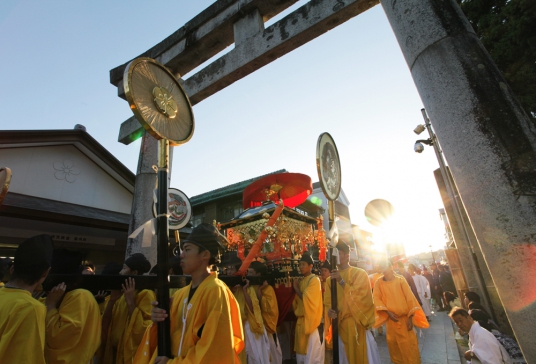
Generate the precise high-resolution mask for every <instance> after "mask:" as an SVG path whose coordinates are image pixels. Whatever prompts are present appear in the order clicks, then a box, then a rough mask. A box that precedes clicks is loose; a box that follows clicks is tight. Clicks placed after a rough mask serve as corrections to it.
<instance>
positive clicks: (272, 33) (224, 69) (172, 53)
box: [110, 0, 379, 144]
mask: <svg viewBox="0 0 536 364" xmlns="http://www.w3.org/2000/svg"><path fill="white" fill-rule="evenodd" d="M296 1H297V0H227V1H225V0H224V1H222V0H220V1H217V2H216V3H214V4H212V5H211V6H209V7H208V8H207V9H205V10H204V11H203V12H201V13H200V14H199V15H198V16H196V17H195V18H193V19H192V20H191V21H190V22H188V23H186V25H185V26H183V27H182V28H180V29H179V30H178V31H177V32H175V33H173V34H172V35H171V36H169V37H168V38H166V39H164V40H163V41H162V42H161V43H159V44H157V45H156V46H155V47H153V48H151V49H149V50H148V51H146V52H145V53H143V54H142V55H140V57H151V58H153V59H155V60H156V61H158V62H160V63H162V64H164V65H165V66H166V67H167V68H168V69H170V70H171V72H172V73H174V74H175V75H177V76H178V77H180V75H184V74H186V73H188V72H190V71H191V70H193V69H194V68H196V67H197V66H199V65H201V64H202V63H203V62H205V61H206V60H208V59H209V58H211V57H213V56H214V55H216V54H218V53H219V52H220V51H222V50H224V49H225V48H226V47H228V46H230V45H231V44H233V43H234V44H235V48H234V49H233V50H231V51H230V52H229V53H226V54H224V55H222V56H221V57H220V58H218V59H216V60H215V61H214V62H212V63H211V64H209V65H208V66H206V67H205V68H203V69H202V70H200V71H199V72H197V73H195V74H193V75H192V76H190V77H188V78H187V79H185V80H181V82H182V86H183V87H184V90H185V91H186V93H187V94H188V97H189V98H190V101H191V103H192V105H195V104H197V103H198V102H201V101H203V100H204V99H206V98H207V97H209V96H211V95H213V94H215V93H216V92H218V91H220V90H222V89H224V88H225V87H227V86H229V85H231V84H232V83H234V82H235V81H238V80H240V79H241V78H243V77H245V76H247V75H249V74H250V73H253V72H254V71H256V70H258V69H259V68H261V67H263V66H265V65H267V64H269V63H270V62H272V61H274V60H276V59H277V58H279V57H281V56H283V55H285V54H287V53H289V52H291V51H293V50H294V49H296V48H298V47H300V46H302V45H303V44H305V43H307V42H309V41H311V40H313V39H315V38H316V37H318V36H320V35H322V34H324V33H326V32H327V31H329V30H331V29H333V28H335V27H336V26H338V25H340V24H342V23H344V22H346V21H347V20H349V19H351V18H353V17H355V16H357V15H359V14H361V13H362V12H364V11H366V10H368V9H370V8H372V7H373V6H375V5H377V4H379V0H347V1H344V2H343V1H340V0H311V1H309V2H308V3H306V4H304V5H303V6H301V7H300V8H298V9H296V10H295V11H294V12H292V13H290V14H289V15H287V16H286V17H284V18H283V19H281V20H279V21H278V22H276V23H274V24H272V25H271V26H269V27H268V28H266V29H265V28H264V22H265V21H267V20H269V19H270V18H272V17H274V16H275V15H277V14H279V13H280V12H282V11H283V10H285V9H286V8H288V7H289V6H291V5H292V4H294V3H295V2H296ZM127 63H128V62H127ZM127 63H125V64H123V65H121V66H119V67H116V68H114V69H112V70H111V71H110V82H111V83H112V84H113V85H115V86H117V89H118V95H119V97H122V98H124V97H125V96H124V91H123V79H122V77H123V71H124V68H125V65H126V64H127ZM142 134H143V128H142V126H141V125H140V123H139V122H138V120H136V118H135V117H131V118H129V119H127V120H126V121H125V122H123V123H122V124H121V128H120V131H119V137H118V140H119V142H121V143H123V144H130V143H131V142H132V141H134V140H136V139H137V138H138V137H139V136H141V135H142Z"/></svg>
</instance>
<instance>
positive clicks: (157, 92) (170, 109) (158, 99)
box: [153, 86, 178, 119]
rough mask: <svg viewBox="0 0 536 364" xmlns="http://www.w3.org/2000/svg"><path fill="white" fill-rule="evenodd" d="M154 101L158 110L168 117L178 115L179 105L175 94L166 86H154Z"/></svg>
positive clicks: (171, 117)
mask: <svg viewBox="0 0 536 364" xmlns="http://www.w3.org/2000/svg"><path fill="white" fill-rule="evenodd" d="M153 96H154V103H155V105H156V107H157V108H158V110H160V112H161V113H162V114H164V115H166V116H167V117H168V118H170V119H173V118H174V117H175V116H176V115H177V110H178V106H177V103H176V102H175V100H173V96H172V95H171V93H169V91H168V90H166V89H165V88H164V87H158V86H156V87H155V88H153Z"/></svg>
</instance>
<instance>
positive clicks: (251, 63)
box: [110, 0, 536, 363]
mask: <svg viewBox="0 0 536 364" xmlns="http://www.w3.org/2000/svg"><path fill="white" fill-rule="evenodd" d="M296 1H297V0H219V1H217V2H215V3H214V4H212V5H211V6H209V7H208V8H207V9H205V10H204V11H202V12H201V13H200V14H199V15H197V16H196V17H195V18H193V19H192V20H191V21H189V22H188V23H186V25H184V26H183V27H182V28H180V29H179V30H178V31H176V32H175V33H173V34H172V35H171V36H169V37H167V38H166V39H164V40H163V41H162V42H161V43H159V44H157V45H156V46H154V47H153V48H151V49H149V50H148V51H146V52H145V53H143V54H142V55H141V56H146V57H151V58H154V59H156V60H157V61H159V62H161V63H163V64H164V65H166V67H168V68H169V69H170V70H171V71H172V72H173V73H174V74H175V75H177V76H178V77H180V75H182V74H186V73H188V72H190V71H191V70H193V69H194V68H195V67H197V66H198V65H200V64H202V63H203V62H204V61H206V60H208V59H209V58H211V57H212V56H214V55H216V54H218V53H219V52H220V51H222V50H223V49H225V48H226V47H227V46H229V45H231V44H232V43H234V44H235V48H234V49H233V50H232V51H230V52H229V53H227V54H225V55H223V56H221V57H220V58H218V59H217V60H215V61H214V62H212V63H211V64H209V65H208V66H206V67H205V68H204V69H202V70H200V71H199V72H197V73H196V74H194V75H192V76H190V77H188V78H187V79H185V80H182V84H183V86H184V89H185V91H186V93H187V94H188V95H189V97H190V100H191V102H192V104H193V105H195V104H196V103H198V102H200V101H202V100H204V99H206V98H207V97H209V96H211V95H213V94H214V93H216V92H218V91H220V90H222V89H224V88H225V87H226V86H228V85H230V84H232V83H233V82H235V81H237V80H239V79H241V78H243V77H245V76H247V75H248V74H250V73H252V72H254V71H255V70H257V69H259V68H261V67H263V66H264V65H266V64H268V63H270V62H272V61H274V60H276V59H277V58H278V57H281V56H283V55H285V54H286V53H289V52H291V51H292V50H294V49H296V48H297V47H299V46H301V45H303V44H305V43H307V42H308V41H310V40H312V39H314V38H316V37H318V36H319V35H321V34H323V33H325V32H327V31H329V30H330V29H332V28H334V27H336V26H338V25H339V24H342V23H343V22H345V21H347V20H349V19H351V18H353V17H355V16H357V15H358V14H360V13H362V12H364V11H366V10H368V9H370V8H372V7H373V6H375V5H377V4H379V3H380V1H379V0H310V1H309V2H308V3H306V4H305V5H303V6H302V7H300V8H299V9H297V10H295V11H294V12H292V13H291V14H289V15H287V16H286V17H284V18H283V19H281V20H280V21H278V22H276V23H275V24H273V25H271V26H269V27H268V28H265V27H264V22H266V21H267V20H268V19H270V18H272V17H274V16H275V15H277V14H279V13H280V12H282V11H283V10H285V9H286V8H288V7H289V6H291V5H292V4H294V3H295V2H296ZM381 5H382V7H383V9H384V11H385V13H386V15H387V18H388V20H389V22H390V24H391V27H392V29H393V31H394V33H395V35H396V38H397V40H398V43H399V45H400V48H401V50H402V53H403V54H404V57H405V59H406V62H407V64H408V67H409V69H410V72H411V74H412V76H413V80H414V82H415V85H416V86H417V90H418V92H419V94H420V96H421V99H422V101H423V104H424V106H425V108H426V110H427V112H428V115H429V116H430V119H431V121H432V124H433V126H434V129H435V131H436V134H437V137H438V139H439V141H440V143H441V146H442V149H443V152H444V154H445V157H446V159H447V160H448V162H449V167H450V170H451V172H452V176H453V178H454V181H455V183H456V185H457V187H458V190H459V193H460V196H461V198H462V201H463V204H464V206H465V208H466V210H467V214H468V216H469V220H470V222H471V224H472V226H473V228H474V232H475V235H476V238H477V239H478V248H479V249H480V250H481V253H482V255H483V257H484V259H485V261H486V264H487V267H488V269H489V272H490V274H491V277H492V279H493V283H494V284H495V287H496V288H497V293H498V296H499V297H500V300H501V302H502V304H503V305H504V309H505V311H506V313H507V316H508V319H509V321H510V323H511V326H512V329H513V331H514V333H515V335H516V338H517V340H518V342H519V344H520V347H521V349H522V351H523V354H524V355H525V359H526V360H527V362H529V363H532V362H536V345H534V344H533V339H531V337H532V335H533V332H534V329H533V328H534V327H536V288H534V287H535V285H536V278H535V277H536V264H534V263H535V260H536V258H535V257H536V227H535V226H536V128H535V127H534V125H533V124H532V123H531V121H530V119H529V118H528V116H527V115H526V113H525V112H524V111H523V109H522V108H521V106H520V104H519V102H518V101H517V99H516V98H515V96H514V95H513V93H512V91H511V89H510V87H509V86H508V85H507V84H506V81H505V80H504V78H503V76H502V75H501V74H500V72H499V70H498V69H497V67H496V66H495V64H494V63H493V61H492V60H491V58H490V56H489V54H488V53H487V52H486V50H485V49H484V47H483V46H482V44H481V42H480V41H479V39H478V37H477V36H476V34H475V33H474V31H473V29H472V28H471V25H470V24H469V22H468V21H467V19H466V18H465V16H464V15H463V13H462V12H461V10H460V9H459V7H458V5H457V4H456V2H455V0H381ZM127 63H128V62H126V63H125V64H123V65H121V66H119V67H117V68H114V69H113V70H111V71H110V81H111V83H112V84H114V85H116V86H117V88H118V95H119V97H123V98H124V97H125V96H124V91H123V85H122V83H123V80H122V77H123V71H124V68H125V65H126V64H127ZM139 136H143V141H142V146H141V151H140V160H139V164H138V170H137V176H136V186H135V192H134V201H133V207H132V217H131V224H130V231H132V230H133V229H134V228H136V227H138V226H139V225H141V224H142V223H143V222H145V221H147V220H148V219H149V218H151V217H152V212H151V205H152V190H153V188H154V186H155V179H156V174H155V173H154V171H153V170H152V168H151V167H152V165H153V164H156V149H157V148H156V141H155V140H154V139H153V138H152V137H150V136H148V135H146V134H145V133H144V132H143V129H142V128H141V126H140V124H139V123H138V121H137V120H136V119H135V118H134V117H131V118H130V119H128V120H126V121H125V122H124V123H123V124H122V125H121V129H120V132H119V141H120V142H122V143H125V144H129V143H130V142H131V141H133V140H135V139H137V138H138V137H139ZM139 239H140V237H139V238H137V239H134V240H130V241H129V243H128V246H127V254H128V253H131V252H134V251H143V249H142V248H141V241H139ZM461 243H463V242H456V244H461ZM153 246H156V244H155V242H153ZM464 248H467V247H466V246H465V247H464ZM465 250H467V249H465ZM144 253H147V254H148V256H149V257H152V256H153V255H154V254H153V253H151V251H150V250H147V251H144ZM152 260H153V262H154V260H155V258H152Z"/></svg>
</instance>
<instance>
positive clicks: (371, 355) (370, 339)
mask: <svg viewBox="0 0 536 364" xmlns="http://www.w3.org/2000/svg"><path fill="white" fill-rule="evenodd" d="M365 340H367V359H368V362H369V364H380V363H381V361H380V352H379V350H378V345H376V340H375V339H374V335H372V332H371V331H370V330H366V339H365ZM339 364H350V363H349V362H348V358H347V357H346V350H345V349H344V343H343V342H342V340H341V337H340V336H339Z"/></svg>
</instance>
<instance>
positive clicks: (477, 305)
mask: <svg viewBox="0 0 536 364" xmlns="http://www.w3.org/2000/svg"><path fill="white" fill-rule="evenodd" d="M467 308H468V309H470V310H481V311H484V312H485V313H486V315H488V317H489V314H488V311H486V308H485V307H484V306H482V305H481V304H480V303H478V302H469V304H468V305H467Z"/></svg>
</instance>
